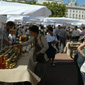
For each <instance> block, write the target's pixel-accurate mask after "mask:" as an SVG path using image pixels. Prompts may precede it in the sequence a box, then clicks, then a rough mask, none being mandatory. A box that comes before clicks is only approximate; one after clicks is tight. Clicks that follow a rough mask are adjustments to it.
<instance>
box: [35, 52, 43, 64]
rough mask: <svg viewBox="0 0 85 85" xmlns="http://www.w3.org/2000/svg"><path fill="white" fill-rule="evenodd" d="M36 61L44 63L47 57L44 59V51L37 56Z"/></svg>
mask: <svg viewBox="0 0 85 85" xmlns="http://www.w3.org/2000/svg"><path fill="white" fill-rule="evenodd" d="M36 61H37V62H38V63H44V61H45V59H44V53H40V54H39V55H37V56H36Z"/></svg>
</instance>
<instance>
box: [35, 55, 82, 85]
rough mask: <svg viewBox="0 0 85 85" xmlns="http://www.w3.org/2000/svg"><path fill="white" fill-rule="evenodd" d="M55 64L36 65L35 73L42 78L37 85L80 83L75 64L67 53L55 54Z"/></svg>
mask: <svg viewBox="0 0 85 85" xmlns="http://www.w3.org/2000/svg"><path fill="white" fill-rule="evenodd" d="M55 64H56V65H55V67H53V66H51V64H50V63H46V64H43V65H40V64H38V65H37V75H39V76H40V77H41V78H42V81H41V83H40V84H39V85H82V80H81V78H80V75H79V74H78V69H77V66H76V65H75V63H74V61H73V59H72V58H70V57H69V56H67V54H60V53H58V54H56V56H55ZM40 69H41V70H40ZM39 72H40V73H39ZM78 77H79V78H78Z"/></svg>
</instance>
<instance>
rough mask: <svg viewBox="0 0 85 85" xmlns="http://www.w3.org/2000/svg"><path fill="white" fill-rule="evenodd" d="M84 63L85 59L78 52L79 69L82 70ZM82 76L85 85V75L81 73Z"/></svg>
mask: <svg viewBox="0 0 85 85" xmlns="http://www.w3.org/2000/svg"><path fill="white" fill-rule="evenodd" d="M84 61H85V58H84V57H83V56H82V55H81V54H80V53H79V52H78V58H77V64H78V67H79V68H81V66H82V64H83V63H84ZM81 76H82V79H83V83H84V85H85V74H84V73H82V72H81Z"/></svg>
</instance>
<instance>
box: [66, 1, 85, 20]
mask: <svg viewBox="0 0 85 85" xmlns="http://www.w3.org/2000/svg"><path fill="white" fill-rule="evenodd" d="M66 7H67V12H66V17H67V18H74V19H85V6H78V5H77V0H75V2H73V0H71V3H69V2H67V4H66Z"/></svg>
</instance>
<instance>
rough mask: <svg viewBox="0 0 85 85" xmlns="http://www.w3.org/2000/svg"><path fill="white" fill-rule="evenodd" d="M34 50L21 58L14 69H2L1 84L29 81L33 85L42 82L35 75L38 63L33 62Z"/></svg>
mask: <svg viewBox="0 0 85 85" xmlns="http://www.w3.org/2000/svg"><path fill="white" fill-rule="evenodd" d="M33 52H34V51H33V49H31V50H30V51H29V53H27V54H23V55H21V56H19V60H18V61H17V64H16V66H15V67H14V68H12V69H0V82H7V83H16V82H25V81H28V82H30V83H31V84H32V85H36V84H38V83H39V82H40V80H41V79H40V78H39V77H38V76H37V75H36V74H35V73H34V69H35V66H36V64H37V63H36V62H34V61H33Z"/></svg>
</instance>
